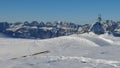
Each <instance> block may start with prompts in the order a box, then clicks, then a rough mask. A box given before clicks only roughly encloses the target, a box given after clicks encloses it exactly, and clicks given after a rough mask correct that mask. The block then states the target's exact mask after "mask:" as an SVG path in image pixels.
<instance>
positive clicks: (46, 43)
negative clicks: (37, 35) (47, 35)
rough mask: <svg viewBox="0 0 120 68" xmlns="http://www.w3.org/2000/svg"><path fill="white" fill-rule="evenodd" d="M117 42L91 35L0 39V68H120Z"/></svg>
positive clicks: (119, 50)
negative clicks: (42, 38)
mask: <svg viewBox="0 0 120 68" xmlns="http://www.w3.org/2000/svg"><path fill="white" fill-rule="evenodd" d="M119 41H120V38H118V37H113V36H110V35H107V34H104V35H99V36H98V35H95V34H93V33H89V34H87V33H86V34H80V35H71V36H63V37H58V38H52V39H44V40H40V39H15V38H3V37H1V38H0V68H120V55H119V52H120V43H119ZM45 51H47V52H45ZM13 58H14V59H13Z"/></svg>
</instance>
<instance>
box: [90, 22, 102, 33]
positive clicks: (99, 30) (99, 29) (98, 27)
mask: <svg viewBox="0 0 120 68" xmlns="http://www.w3.org/2000/svg"><path fill="white" fill-rule="evenodd" d="M90 31H92V32H94V33H95V34H98V35H99V34H104V28H103V25H102V24H101V23H99V22H96V23H95V24H93V26H92V27H91V29H90Z"/></svg>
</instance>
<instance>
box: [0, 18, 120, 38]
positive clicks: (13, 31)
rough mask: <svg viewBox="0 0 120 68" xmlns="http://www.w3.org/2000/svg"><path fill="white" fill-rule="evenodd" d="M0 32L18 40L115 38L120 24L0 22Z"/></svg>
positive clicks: (119, 33) (118, 33)
mask: <svg viewBox="0 0 120 68" xmlns="http://www.w3.org/2000/svg"><path fill="white" fill-rule="evenodd" d="M0 32H1V33H4V34H5V35H7V36H10V37H16V38H40V39H45V38H53V37H59V36H66V35H72V34H82V33H89V32H94V33H95V34H98V33H99V34H104V33H109V34H112V35H114V36H120V22H114V21H112V20H107V21H106V22H103V23H101V24H99V23H98V22H96V23H94V24H85V25H78V24H74V23H68V22H62V21H55V22H53V23H51V22H47V23H44V22H40V23H39V22H37V21H33V22H31V23H29V22H27V21H26V22H24V23H20V22H17V23H7V22H0Z"/></svg>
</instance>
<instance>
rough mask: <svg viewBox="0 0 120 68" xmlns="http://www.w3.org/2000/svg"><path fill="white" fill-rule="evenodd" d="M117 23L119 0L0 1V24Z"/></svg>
mask: <svg viewBox="0 0 120 68" xmlns="http://www.w3.org/2000/svg"><path fill="white" fill-rule="evenodd" d="M99 13H101V15H102V18H103V20H106V19H110V20H111V19H112V20H115V21H117V20H120V0H0V21H8V22H19V21H20V22H24V21H29V22H31V21H39V22H40V21H44V22H47V21H51V22H53V21H58V20H61V21H68V22H74V23H79V24H85V23H93V22H94V21H96V18H97V16H98V14H99Z"/></svg>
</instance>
